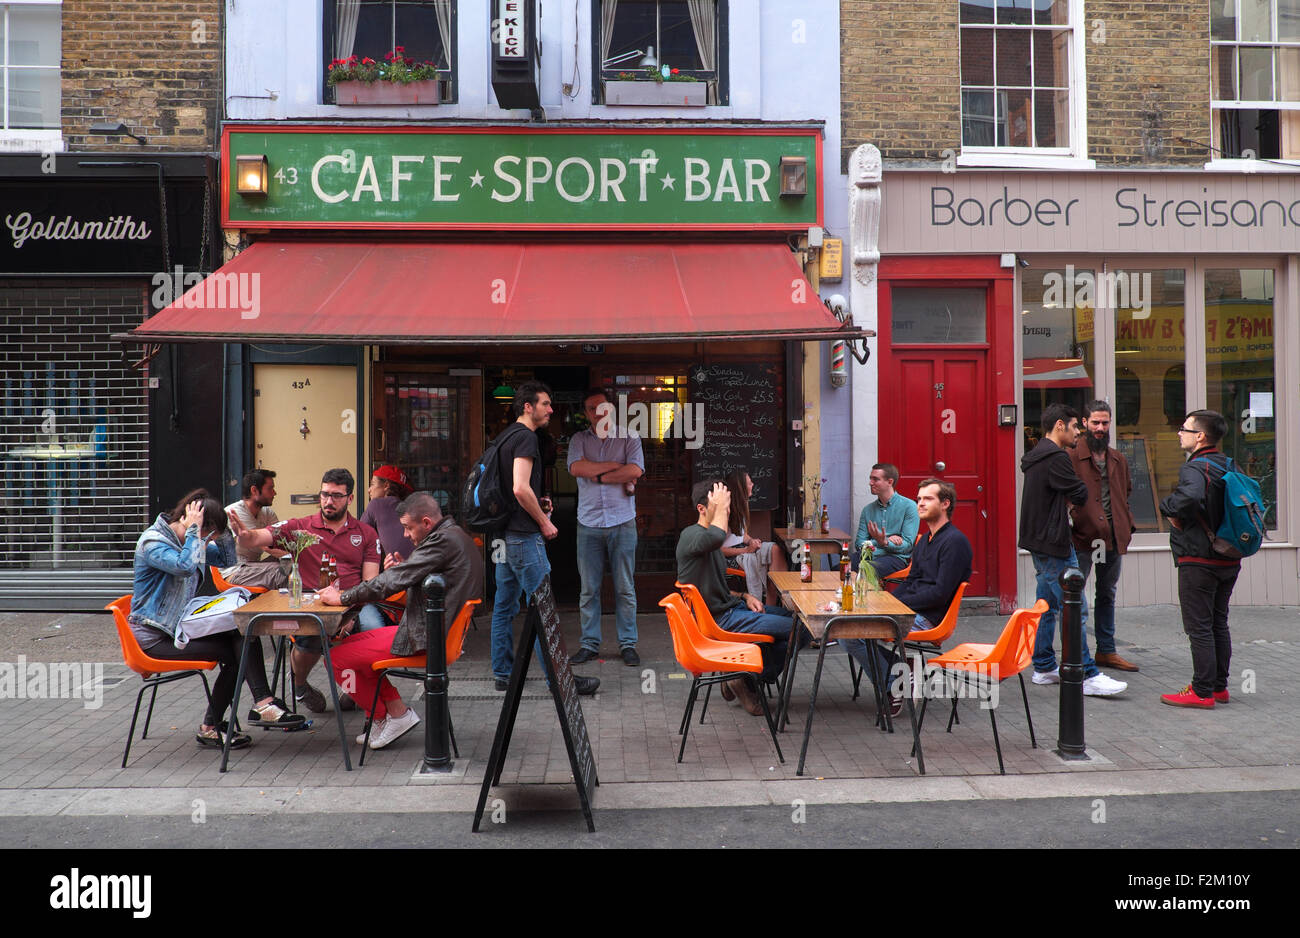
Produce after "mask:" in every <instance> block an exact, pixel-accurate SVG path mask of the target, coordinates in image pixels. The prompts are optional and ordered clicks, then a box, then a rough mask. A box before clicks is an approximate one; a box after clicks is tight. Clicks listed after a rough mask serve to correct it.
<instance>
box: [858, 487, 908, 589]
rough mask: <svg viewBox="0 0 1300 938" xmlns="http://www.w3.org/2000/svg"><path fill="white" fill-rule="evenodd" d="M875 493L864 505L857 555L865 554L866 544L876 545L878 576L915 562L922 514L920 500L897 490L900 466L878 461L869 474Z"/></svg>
mask: <svg viewBox="0 0 1300 938" xmlns="http://www.w3.org/2000/svg"><path fill="white" fill-rule="evenodd" d="M867 484H868V485H869V486H870V487H871V494H872V495H874V496H876V500H875V501H874V502H871V503H870V504H868V505H867V506H866V507H865V508H863V509H862V517H861V518H860V519H859V520H858V536H857V537H856V538H854V540H853V559H854V561H855V563H856V561H857V558H858V557H859V556H861V554H862V545H863V544H868V543H869V544H870V545H871V546H872V547H873V548H875V553H874V554H873V555H872V558H871V566H873V567H874V568H875V570H876V575H877V576H882V577H883V576H885V575H886V574H890V573H894V572H896V571H898V570H902V569H903V568H904V567H906V566H907V565H908V563H910V562H911V557H912V545H913V544H914V543H916V532H917V531H918V530H919V529H920V526H921V518H920V515H918V514H917V510H916V502H914V501H912V500H911V499H910V498H907V497H905V496H903V495H899V494H898V493H897V492H896V491H894V486H896V485H898V467H897V466H895V465H892V464H891V463H887V462H880V463H876V464H875V465H874V466H872V467H871V475H870V476H868V477H867Z"/></svg>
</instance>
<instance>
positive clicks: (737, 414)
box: [690, 362, 785, 510]
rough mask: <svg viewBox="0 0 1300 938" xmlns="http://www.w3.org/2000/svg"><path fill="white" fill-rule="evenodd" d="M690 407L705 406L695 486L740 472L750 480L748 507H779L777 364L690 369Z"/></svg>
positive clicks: (721, 364) (780, 406)
mask: <svg viewBox="0 0 1300 938" xmlns="http://www.w3.org/2000/svg"><path fill="white" fill-rule="evenodd" d="M690 403H691V404H701V405H703V407H704V411H703V418H704V436H703V440H702V445H701V446H700V448H699V449H698V450H696V451H695V459H694V462H695V466H694V473H693V475H694V481H696V482H698V481H700V480H701V479H707V478H715V477H716V478H725V477H726V476H727V474H728V473H730V472H733V471H735V470H737V469H744V470H745V471H746V472H748V473H749V476H750V478H751V479H753V481H754V494H753V496H752V497H751V498H750V500H749V507H750V508H751V509H758V510H771V509H775V508H777V507H778V504H779V502H780V497H779V496H780V491H779V489H780V484H781V481H780V480H781V471H780V467H781V461H782V459H783V458H784V455H785V448H784V446H783V445H782V433H781V429H782V422H783V420H784V414H785V402H784V400H783V399H782V394H781V381H780V374H779V369H778V366H777V365H773V364H767V363H762V362H719V363H716V364H712V365H695V366H693V367H692V368H691V370H690Z"/></svg>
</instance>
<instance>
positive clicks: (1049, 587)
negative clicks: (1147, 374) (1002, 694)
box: [1019, 404, 1128, 697]
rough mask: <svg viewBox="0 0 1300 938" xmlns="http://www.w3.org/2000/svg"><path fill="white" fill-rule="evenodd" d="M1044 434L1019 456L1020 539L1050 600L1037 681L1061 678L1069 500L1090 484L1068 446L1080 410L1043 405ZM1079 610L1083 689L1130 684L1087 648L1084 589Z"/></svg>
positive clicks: (1104, 690)
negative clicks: (1110, 673) (1059, 632)
mask: <svg viewBox="0 0 1300 938" xmlns="http://www.w3.org/2000/svg"><path fill="white" fill-rule="evenodd" d="M1042 427H1043V438H1042V439H1041V440H1039V441H1038V445H1037V446H1035V447H1034V448H1033V449H1032V450H1030V451H1029V452H1028V453H1025V455H1024V456H1023V457H1022V458H1021V460H1020V471H1021V472H1023V473H1024V474H1025V484H1024V492H1023V495H1022V497H1021V501H1020V542H1019V545H1020V547H1021V548H1022V549H1024V550H1027V551H1029V555H1030V556H1031V557H1032V558H1033V560H1034V570H1035V572H1036V573H1037V574H1038V594H1037V597H1038V599H1043V600H1046V601H1047V611H1046V612H1045V613H1043V616H1042V618H1041V619H1039V620H1038V635H1037V637H1036V638H1035V639H1034V677H1033V681H1034V683H1035V684H1059V683H1061V672H1060V669H1059V668H1058V667H1057V664H1056V651H1055V649H1054V648H1053V643H1054V640H1055V637H1056V619H1057V616H1059V615H1060V613H1061V603H1062V600H1063V598H1064V597H1063V591H1062V587H1061V574H1062V573H1063V572H1064V571H1066V570H1068V569H1069V568H1071V567H1077V566H1078V565H1079V560H1078V557H1077V556H1076V555H1075V552H1074V542H1073V539H1072V537H1071V534H1070V517H1069V511H1068V505H1069V504H1074V505H1082V504H1084V503H1085V502H1087V500H1088V487H1087V486H1086V485H1084V484H1083V482H1082V481H1081V480H1080V479H1079V476H1078V475H1077V474H1076V473H1075V471H1074V466H1073V464H1072V463H1071V461H1070V456H1069V453H1067V452H1066V451H1067V450H1073V449H1074V447H1075V444H1077V443H1078V442H1079V435H1080V433H1082V430H1081V429H1080V427H1079V412H1078V411H1077V410H1075V409H1074V408H1073V407H1069V406H1067V405H1065V404H1048V405H1047V406H1046V407H1045V408H1043V421H1042ZM1081 598H1082V608H1081V609H1080V615H1079V643H1080V650H1081V653H1082V660H1083V675H1084V679H1083V692H1084V694H1086V695H1087V696H1090V697H1110V696H1113V695H1114V694H1118V693H1120V692H1121V691H1123V690H1124V689H1125V688H1127V687H1128V685H1127V684H1125V683H1124V682H1123V681H1116V680H1112V679H1111V678H1109V677H1107V676H1106V675H1105V674H1102V673H1101V671H1099V670H1098V669H1097V665H1096V662H1094V661H1093V660H1092V655H1091V654H1089V652H1088V629H1087V623H1088V597H1087V596H1086V595H1082V597H1081Z"/></svg>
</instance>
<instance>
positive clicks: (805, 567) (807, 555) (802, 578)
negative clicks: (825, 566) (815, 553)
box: [799, 544, 812, 583]
mask: <svg viewBox="0 0 1300 938" xmlns="http://www.w3.org/2000/svg"><path fill="white" fill-rule="evenodd" d="M799 551H800V553H802V554H803V559H802V560H800V561H799V582H800V583H811V582H812V557H811V555H812V551H811V550H809V549H808V545H807V544H805V545H803V546H802V547H801V548H799Z"/></svg>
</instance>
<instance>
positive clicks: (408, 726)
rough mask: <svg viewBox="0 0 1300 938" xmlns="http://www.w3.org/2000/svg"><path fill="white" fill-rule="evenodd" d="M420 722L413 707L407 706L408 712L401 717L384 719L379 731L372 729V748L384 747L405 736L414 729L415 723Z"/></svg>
mask: <svg viewBox="0 0 1300 938" xmlns="http://www.w3.org/2000/svg"><path fill="white" fill-rule="evenodd" d="M419 722H420V718H419V716H417V715H416V713H415V709H414V708H413V707H407V708H406V712H405V713H404V714H402V715H401V716H400V717H395V716H389V717H387V718H386V719H385V720H384V722H383V725H381V726H380V727H379V731H378V732H374V731H373V730H372V731H371V733H370V748H371V749H383V748H384V747H385V746H387V745H388V744H389V743H391V742H393V741H394V740H396V739H400V738H401V737H402V736H405V735H406V734H407V733H408V732H410V731H411V730H413V729H414V728H415V725H416V724H417V723H419Z"/></svg>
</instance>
